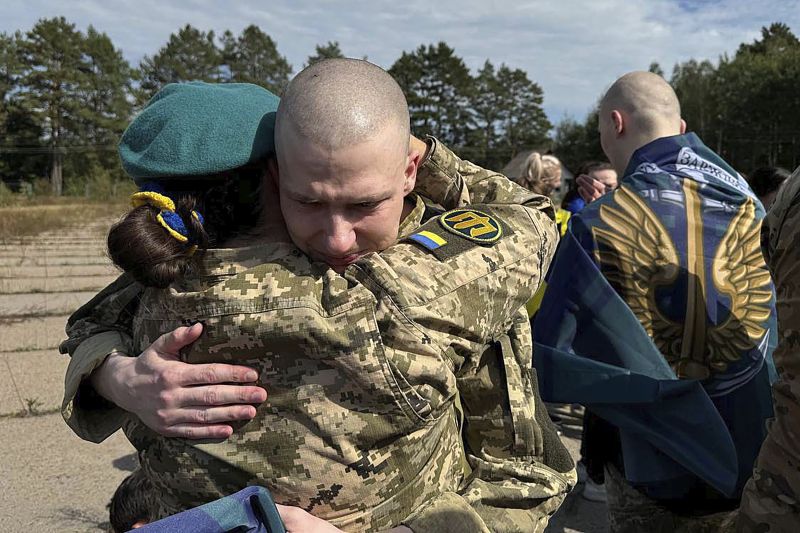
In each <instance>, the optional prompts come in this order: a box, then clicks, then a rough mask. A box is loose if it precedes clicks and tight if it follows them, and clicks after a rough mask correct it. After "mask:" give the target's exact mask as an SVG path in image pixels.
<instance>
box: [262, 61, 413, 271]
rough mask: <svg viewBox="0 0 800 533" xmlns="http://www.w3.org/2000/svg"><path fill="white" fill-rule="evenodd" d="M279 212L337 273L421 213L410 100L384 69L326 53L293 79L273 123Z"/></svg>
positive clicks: (296, 238)
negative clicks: (413, 213) (410, 216)
mask: <svg viewBox="0 0 800 533" xmlns="http://www.w3.org/2000/svg"><path fill="white" fill-rule="evenodd" d="M275 150H276V155H277V168H276V169H274V170H275V171H274V175H275V176H276V179H277V183H278V193H279V195H280V205H281V211H282V213H283V218H284V220H285V221H286V229H287V230H288V232H289V236H290V237H291V238H292V242H294V244H295V245H297V247H298V248H300V249H301V250H303V251H304V252H305V253H306V254H307V255H308V256H309V257H311V258H312V259H314V260H315V261H320V262H324V263H326V264H327V265H328V266H329V267H330V268H332V269H334V270H335V271H337V272H340V273H341V272H343V271H344V270H345V269H346V268H347V266H348V265H350V264H352V263H354V262H355V261H357V260H358V259H359V258H360V257H362V256H364V255H365V254H368V253H372V252H379V251H381V250H385V249H386V248H388V247H389V246H391V245H392V244H393V243H394V242H395V241H397V237H398V232H399V229H400V221H401V220H402V219H403V218H404V217H405V216H407V215H408V214H409V213H410V212H411V210H412V209H415V206H416V205H417V203H418V202H417V200H415V199H406V197H407V196H408V195H410V193H411V192H412V191H413V190H414V185H415V183H416V177H417V167H418V166H419V163H420V161H421V159H422V155H423V154H422V153H420V151H419V148H417V147H414V148H412V146H411V142H410V121H409V114H408V104H407V103H406V98H405V96H404V95H403V91H402V90H400V86H398V85H397V82H395V81H394V79H393V78H392V77H391V76H390V75H389V73H388V72H386V71H385V70H383V69H382V68H380V67H376V66H375V65H373V64H371V63H368V62H366V61H359V60H357V59H326V60H323V61H320V62H319V63H315V64H313V65H311V66H310V67H308V68H306V69H305V70H303V71H302V72H300V74H298V75H297V76H295V78H294V79H293V80H292V82H291V83H290V84H289V86H288V87H287V88H286V92H285V93H284V95H283V97H282V98H281V102H280V104H279V105H278V114H277V118H276V122H275Z"/></svg>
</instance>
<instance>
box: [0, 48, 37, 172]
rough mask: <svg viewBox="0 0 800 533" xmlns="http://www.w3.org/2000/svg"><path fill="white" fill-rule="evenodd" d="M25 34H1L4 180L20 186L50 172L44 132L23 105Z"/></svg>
mask: <svg viewBox="0 0 800 533" xmlns="http://www.w3.org/2000/svg"><path fill="white" fill-rule="evenodd" d="M21 39H22V34H21V33H20V32H16V33H14V34H12V35H8V34H5V33H0V179H2V180H3V181H11V182H19V181H20V180H30V179H32V178H34V177H37V176H43V175H44V174H45V173H46V172H47V162H48V161H47V159H46V158H45V157H42V155H46V154H37V153H36V152H41V151H42V149H41V143H40V138H41V136H42V129H41V127H40V126H39V124H38V123H37V120H36V117H35V116H34V115H33V113H31V112H30V111H28V110H27V109H26V108H24V107H23V106H21V105H20V103H19V98H18V97H17V94H18V92H19V87H18V83H19V78H20V76H21V75H22V72H23V67H22V63H21V62H20V57H19V50H18V45H19V41H20V40H21Z"/></svg>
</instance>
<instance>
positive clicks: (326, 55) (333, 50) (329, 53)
mask: <svg viewBox="0 0 800 533" xmlns="http://www.w3.org/2000/svg"><path fill="white" fill-rule="evenodd" d="M341 57H344V54H343V53H342V50H341V48H339V41H328V43H327V44H325V45H320V44H318V45H317V46H316V47H315V53H314V55H313V56H308V61H307V62H306V66H311V65H313V64H314V63H316V62H318V61H322V60H323V59H336V58H341Z"/></svg>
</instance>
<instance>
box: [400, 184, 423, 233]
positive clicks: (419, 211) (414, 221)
mask: <svg viewBox="0 0 800 533" xmlns="http://www.w3.org/2000/svg"><path fill="white" fill-rule="evenodd" d="M408 199H409V200H411V201H412V202H414V209H412V210H411V212H410V213H409V214H408V216H406V218H405V219H403V221H402V222H401V223H400V227H399V228H398V230H397V238H398V239H402V238H403V237H406V236H408V235H409V234H410V233H411V232H412V231H414V230H416V229H417V228H418V227H420V226H421V225H422V217H423V216H425V202H424V201H423V200H422V198H421V197H420V196H419V195H418V194H416V193H413V192H412V193H411V194H409V195H408Z"/></svg>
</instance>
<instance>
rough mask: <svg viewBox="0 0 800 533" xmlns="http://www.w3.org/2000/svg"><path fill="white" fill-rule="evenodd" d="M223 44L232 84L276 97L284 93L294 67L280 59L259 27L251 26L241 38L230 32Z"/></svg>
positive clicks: (273, 42)
mask: <svg viewBox="0 0 800 533" xmlns="http://www.w3.org/2000/svg"><path fill="white" fill-rule="evenodd" d="M221 43H222V62H223V63H224V64H225V65H226V66H227V80H228V81H232V82H243V83H255V84H256V85H261V86H262V87H264V88H266V89H268V90H270V91H272V92H273V93H275V94H281V92H283V89H284V88H285V87H286V85H287V84H288V83H289V75H290V74H291V72H292V66H291V65H290V64H289V62H288V61H287V60H286V58H285V57H284V56H282V55H280V53H279V52H278V48H277V46H276V45H275V41H273V40H272V37H270V36H269V35H267V34H266V33H264V32H263V31H261V29H260V28H259V27H258V26H254V25H250V26H248V27H246V28H245V29H244V30H242V34H241V35H239V37H238V38H237V37H234V35H233V34H232V33H231V32H230V31H226V32H225V33H224V34H223V35H222V38H221Z"/></svg>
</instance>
